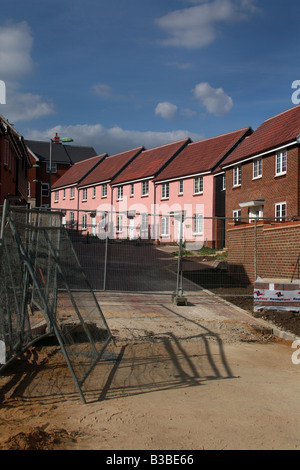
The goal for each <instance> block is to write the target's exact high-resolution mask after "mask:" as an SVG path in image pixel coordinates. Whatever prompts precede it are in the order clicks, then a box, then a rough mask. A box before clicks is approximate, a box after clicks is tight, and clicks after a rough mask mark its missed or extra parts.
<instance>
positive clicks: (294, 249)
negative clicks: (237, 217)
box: [226, 221, 300, 283]
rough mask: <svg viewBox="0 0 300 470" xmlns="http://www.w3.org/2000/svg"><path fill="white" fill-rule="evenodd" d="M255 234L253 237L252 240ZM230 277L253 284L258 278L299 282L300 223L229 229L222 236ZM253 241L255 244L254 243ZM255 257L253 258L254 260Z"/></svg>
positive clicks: (244, 225)
mask: <svg viewBox="0 0 300 470" xmlns="http://www.w3.org/2000/svg"><path fill="white" fill-rule="evenodd" d="M255 230H256V237H255ZM226 237H227V238H226V246H227V248H228V264H229V269H230V272H231V274H232V275H234V276H238V277H240V278H242V279H244V280H247V281H250V282H251V283H253V282H254V281H255V263H256V276H257V277H261V278H280V279H299V278H300V267H299V258H300V222H299V221H298V222H285V223H279V224H275V223H274V224H271V223H269V224H266V223H264V224H263V223H260V222H258V223H257V226H256V229H255V225H254V224H243V225H235V226H231V227H230V228H229V229H228V230H227V233H226ZM255 240H256V242H255ZM255 253H256V257H255Z"/></svg>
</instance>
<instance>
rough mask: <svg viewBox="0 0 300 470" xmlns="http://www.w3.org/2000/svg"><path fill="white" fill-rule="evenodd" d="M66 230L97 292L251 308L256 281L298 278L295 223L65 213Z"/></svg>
mask: <svg viewBox="0 0 300 470" xmlns="http://www.w3.org/2000/svg"><path fill="white" fill-rule="evenodd" d="M63 223H64V225H65V226H66V228H67V230H68V232H69V235H70V238H71V239H72V242H73V245H74V248H75V250H76V253H77V254H78V257H79V259H80V262H81V264H82V266H83V268H84V270H85V272H86V274H87V276H88V278H89V280H90V282H91V284H92V286H93V288H94V289H95V290H99V291H102V290H104V291H105V290H108V291H110V290H111V291H125V292H162V293H166V294H168V295H169V294H170V293H174V292H175V293H177V292H178V291H179V290H180V291H181V292H182V291H185V292H188V296H189V297H192V296H193V295H197V296H198V295H202V296H204V295H205V296H207V295H210V296H211V295H212V294H218V295H221V296H222V297H228V298H231V299H232V298H233V297H234V298H235V299H237V298H238V297H241V298H242V297H243V298H244V299H241V302H240V304H241V306H243V301H244V300H245V302H247V306H250V308H251V303H252V306H253V300H254V287H255V282H256V281H257V280H258V279H265V278H268V279H269V278H271V279H275V278H276V279H283V280H284V282H287V281H292V282H295V280H297V279H299V277H300V266H299V257H300V245H299V240H300V237H299V234H300V232H299V230H300V228H299V227H300V224H299V220H297V219H295V218H287V217H284V219H280V218H262V217H261V218H250V219H249V218H245V219H241V218H240V217H239V218H225V217H214V218H212V217H204V216H203V215H202V214H198V215H197V214H195V215H193V216H187V215H186V214H185V213H184V212H177V213H175V212H168V213H165V214H145V213H138V212H136V211H128V212H123V213H121V212H101V211H99V212H97V211H94V212H85V211H77V212H76V211H71V212H70V211H64V219H63ZM245 302H244V305H246V303H245ZM237 303H239V302H237Z"/></svg>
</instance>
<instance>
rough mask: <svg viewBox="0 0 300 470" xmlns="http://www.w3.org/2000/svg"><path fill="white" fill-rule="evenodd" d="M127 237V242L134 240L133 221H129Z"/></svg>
mask: <svg viewBox="0 0 300 470" xmlns="http://www.w3.org/2000/svg"><path fill="white" fill-rule="evenodd" d="M128 232H129V233H128V236H129V240H134V239H135V227H134V219H129V227H128Z"/></svg>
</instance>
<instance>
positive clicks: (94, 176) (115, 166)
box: [79, 147, 144, 187]
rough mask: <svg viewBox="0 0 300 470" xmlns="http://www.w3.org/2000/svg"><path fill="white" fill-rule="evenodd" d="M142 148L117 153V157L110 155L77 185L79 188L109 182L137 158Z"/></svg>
mask: <svg viewBox="0 0 300 470" xmlns="http://www.w3.org/2000/svg"><path fill="white" fill-rule="evenodd" d="M142 150H144V147H138V148H136V149H133V150H128V151H126V152H122V153H119V154H117V155H110V156H109V157H106V158H105V160H103V161H102V162H101V163H100V165H98V166H97V167H96V168H95V169H94V170H93V171H92V172H91V173H89V175H88V176H86V177H85V178H84V179H83V180H82V181H81V182H80V184H79V186H80V187H81V186H88V185H92V184H96V183H101V182H102V181H111V180H113V178H114V177H115V176H117V175H118V174H119V173H120V171H122V169H123V168H124V167H125V166H126V165H127V164H128V163H130V162H131V161H132V160H133V159H134V158H135V157H137V156H138V155H139V154H140V153H141V152H142Z"/></svg>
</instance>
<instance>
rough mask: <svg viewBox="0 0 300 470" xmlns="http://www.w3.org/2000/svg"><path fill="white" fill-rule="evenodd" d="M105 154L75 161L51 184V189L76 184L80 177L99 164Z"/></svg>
mask: <svg viewBox="0 0 300 470" xmlns="http://www.w3.org/2000/svg"><path fill="white" fill-rule="evenodd" d="M106 156H107V154H102V155H97V156H96V157H91V158H88V159H87V160H83V161H81V162H77V163H75V164H74V165H73V166H71V167H70V168H69V170H67V171H66V172H65V173H64V174H63V175H62V176H61V177H60V178H59V179H58V180H57V181H56V182H55V183H54V184H53V185H52V189H57V188H62V187H64V186H69V185H72V184H78V183H79V182H80V181H81V180H82V178H84V177H85V176H86V175H88V174H89V172H90V171H92V170H93V168H95V167H96V166H97V165H99V163H100V162H101V161H102V160H103V159H104V158H105V157H106Z"/></svg>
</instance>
